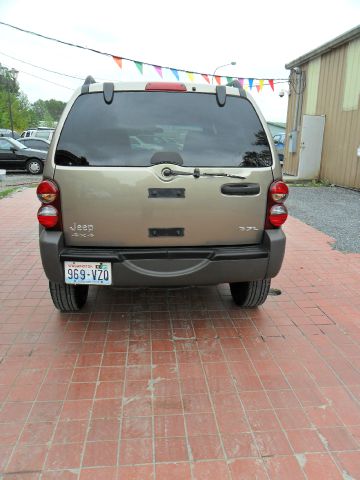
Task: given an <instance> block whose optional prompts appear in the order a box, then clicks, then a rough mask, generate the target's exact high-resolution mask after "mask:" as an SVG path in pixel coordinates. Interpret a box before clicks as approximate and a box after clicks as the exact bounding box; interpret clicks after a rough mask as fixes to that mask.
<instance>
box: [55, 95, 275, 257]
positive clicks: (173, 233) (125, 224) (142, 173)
mask: <svg viewBox="0 0 360 480" xmlns="http://www.w3.org/2000/svg"><path fill="white" fill-rule="evenodd" d="M214 90H215V89H214ZM230 90H231V91H232V92H234V94H233V95H227V97H226V102H225V105H224V106H220V105H219V103H218V101H217V97H216V95H215V93H214V92H213V93H199V92H198V91H195V92H193V91H191V92H190V91H189V92H169V91H143V90H142V91H115V92H114V96H113V98H112V101H111V102H110V103H106V102H105V101H104V95H103V92H94V93H86V94H84V95H80V96H79V97H78V98H77V99H76V100H75V102H74V104H73V106H72V108H71V110H70V112H69V114H68V116H67V118H66V121H65V123H64V125H63V129H62V131H61V134H60V138H59V141H58V144H57V147H56V151H55V173H54V179H55V181H56V182H57V184H58V185H59V188H60V192H61V210H62V222H63V230H64V236H65V243H66V245H68V246H83V247H86V246H88V247H96V246H101V247H167V246H181V247H183V246H206V245H209V246H210V245H250V244H257V243H260V242H261V240H262V236H263V230H264V222H265V216H266V203H267V195H268V188H269V185H270V184H271V182H272V181H273V174H272V155H271V151H270V146H269V143H268V139H267V135H266V133H265V131H264V128H263V126H262V124H261V122H260V120H259V117H258V115H257V114H256V111H255V109H254V107H253V105H252V104H251V102H250V101H249V100H248V99H246V98H243V97H240V96H239V95H238V94H237V93H236V92H237V91H236V90H235V89H230Z"/></svg>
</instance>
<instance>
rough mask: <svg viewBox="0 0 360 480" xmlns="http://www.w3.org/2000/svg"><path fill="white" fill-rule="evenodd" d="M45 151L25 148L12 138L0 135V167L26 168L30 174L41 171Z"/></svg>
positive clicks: (10, 168) (8, 168)
mask: <svg viewBox="0 0 360 480" xmlns="http://www.w3.org/2000/svg"><path fill="white" fill-rule="evenodd" d="M46 155H47V152H44V151H43V150H33V149H32V148H27V147H25V145H23V144H22V143H20V142H18V141H17V140H14V139H13V138H8V137H0V168H4V169H6V170H26V171H27V172H29V173H31V174H32V175H37V174H39V173H41V172H42V171H43V169H44V162H45V159H46Z"/></svg>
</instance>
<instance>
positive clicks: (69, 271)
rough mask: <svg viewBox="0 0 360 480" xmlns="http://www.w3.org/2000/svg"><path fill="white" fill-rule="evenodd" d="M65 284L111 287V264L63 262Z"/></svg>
mask: <svg viewBox="0 0 360 480" xmlns="http://www.w3.org/2000/svg"><path fill="white" fill-rule="evenodd" d="M64 269H65V283H70V284H73V285H74V284H75V285H81V284H82V285H111V263H102V262H64Z"/></svg>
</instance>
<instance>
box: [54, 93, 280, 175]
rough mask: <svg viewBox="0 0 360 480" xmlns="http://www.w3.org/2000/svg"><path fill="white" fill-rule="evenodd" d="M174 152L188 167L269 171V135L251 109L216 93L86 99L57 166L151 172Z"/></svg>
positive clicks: (63, 140) (66, 133)
mask: <svg viewBox="0 0 360 480" xmlns="http://www.w3.org/2000/svg"><path fill="white" fill-rule="evenodd" d="M169 152H172V154H174V153H175V154H177V158H178V156H180V157H181V160H182V164H183V165H184V166H189V167H196V166H199V167H200V166H204V167H205V166H208V167H251V168H256V167H268V166H270V165H271V164H272V157H271V151H270V147H269V143H268V139H267V136H266V133H265V131H264V129H263V127H262V125H261V123H260V120H259V118H258V116H257V114H256V112H255V110H254V107H253V106H252V105H251V103H250V102H249V101H248V100H246V99H244V98H241V97H233V96H229V95H228V97H227V99H226V104H225V106H224V107H219V106H218V104H217V101H216V97H215V95H214V94H202V93H174V92H115V94H114V99H113V102H112V103H111V104H110V105H108V104H106V103H105V101H104V98H103V94H102V92H101V93H92V94H86V95H81V96H80V97H78V98H77V100H76V101H75V103H74V105H73V107H72V109H71V110H70V113H69V115H68V117H67V119H66V121H65V124H64V127H63V129H62V132H61V135H60V139H59V143H58V145H57V149H56V154H55V163H56V164H57V165H66V166H71V165H73V166H102V167H106V166H119V167H121V166H124V167H125V166H129V167H137V166H138V167H140V166H141V167H143V166H150V165H151V159H152V157H153V156H154V155H157V157H158V158H159V156H160V157H161V156H163V157H164V162H166V157H167V155H168V154H169Z"/></svg>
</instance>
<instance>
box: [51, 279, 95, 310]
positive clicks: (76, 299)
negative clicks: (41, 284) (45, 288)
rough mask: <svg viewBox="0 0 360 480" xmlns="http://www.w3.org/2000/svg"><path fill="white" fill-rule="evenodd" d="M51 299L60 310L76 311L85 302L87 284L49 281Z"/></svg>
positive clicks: (87, 289)
mask: <svg viewBox="0 0 360 480" xmlns="http://www.w3.org/2000/svg"><path fill="white" fill-rule="evenodd" d="M49 289H50V294H51V298H52V301H53V303H54V305H55V307H56V308H57V309H58V310H60V312H64V313H66V312H77V311H79V310H80V309H81V308H82V307H83V306H84V305H85V303H86V300H87V296H88V291H89V285H67V284H66V283H54V282H49Z"/></svg>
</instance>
